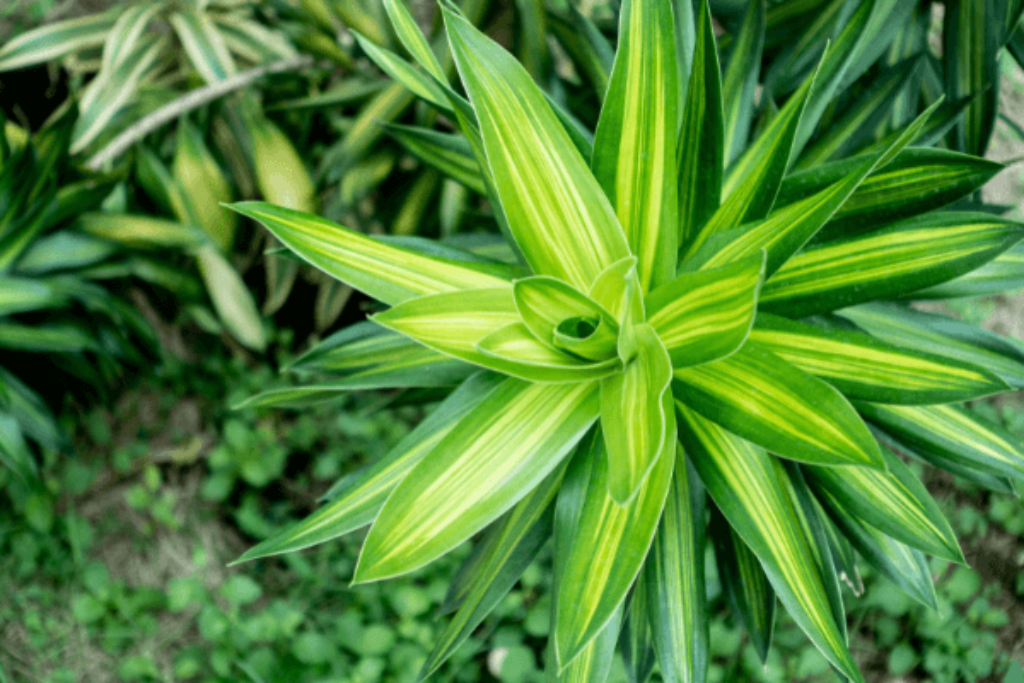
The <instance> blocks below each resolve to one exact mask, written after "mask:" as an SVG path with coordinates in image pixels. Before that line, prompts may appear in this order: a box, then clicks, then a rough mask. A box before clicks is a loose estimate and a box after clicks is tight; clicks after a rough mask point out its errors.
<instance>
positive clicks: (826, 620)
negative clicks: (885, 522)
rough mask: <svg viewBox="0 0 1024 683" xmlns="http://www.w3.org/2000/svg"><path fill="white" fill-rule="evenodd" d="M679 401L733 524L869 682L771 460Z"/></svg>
mask: <svg viewBox="0 0 1024 683" xmlns="http://www.w3.org/2000/svg"><path fill="white" fill-rule="evenodd" d="M676 406H677V409H678V413H679V425H680V429H679V436H680V439H681V440H682V442H683V448H684V449H685V450H686V452H687V453H688V454H689V457H690V459H691V461H692V462H693V464H694V467H695V468H696V470H697V472H699V473H700V478H701V480H702V481H703V482H704V485H705V486H706V487H707V489H708V492H709V493H710V494H711V497H712V498H713V499H714V500H715V503H716V504H717V505H718V508H719V509H720V510H721V511H722V513H723V514H724V515H725V517H726V519H728V520H729V524H731V525H732V528H733V529H735V530H736V532H737V533H738V534H739V536H740V538H742V539H743V541H744V542H745V543H746V544H747V546H748V547H749V548H750V549H751V550H753V551H754V554H755V555H757V557H758V559H760V560H761V566H762V567H763V568H764V572H765V574H766V575H767V576H768V579H769V581H771V583H772V586H773V587H774V588H775V592H776V594H777V595H778V596H779V600H780V601H781V602H782V604H783V606H785V608H786V610H787V611H788V612H789V613H790V615H791V616H792V617H793V619H794V621H796V623H797V624H798V625H799V626H800V628H801V629H803V631H804V633H806V634H807V635H808V637H809V638H810V639H811V641H812V642H813V643H814V644H815V646H817V648H818V649H819V650H821V652H822V654H824V655H825V657H826V658H827V659H828V660H829V662H831V663H832V664H833V665H834V666H835V667H836V668H837V669H839V671H841V672H842V673H843V674H844V675H845V676H846V677H847V678H849V679H851V680H852V681H856V682H858V683H863V681H864V678H863V677H862V676H861V674H860V672H859V671H858V670H857V665H856V663H855V662H854V661H853V657H852V656H851V655H850V651H849V650H848V649H847V647H846V642H845V640H844V639H843V634H842V633H841V632H840V631H839V629H838V628H837V627H836V624H835V620H834V618H833V614H832V606H831V604H830V603H829V599H828V593H827V591H826V590H825V587H824V585H823V583H822V578H821V575H820V574H819V573H818V570H817V565H816V564H815V562H814V555H813V553H812V551H811V548H810V547H809V545H808V540H807V537H806V536H805V535H804V531H803V528H802V527H801V525H800V520H799V518H798V516H797V512H796V510H795V509H794V507H793V501H792V499H791V498H790V496H789V494H788V492H787V491H786V489H785V488H784V487H783V484H782V482H780V481H779V480H778V473H777V472H778V470H777V469H776V468H775V467H774V466H773V464H772V461H771V457H770V456H769V455H768V454H767V453H765V452H764V451H763V450H761V449H760V448H758V447H757V446H754V445H753V444H751V443H749V442H747V441H744V440H742V439H740V438H739V437H736V436H734V435H732V434H730V433H729V432H727V431H725V430H723V429H721V428H720V427H718V426H717V425H715V424H714V423H712V422H709V421H708V420H705V419H704V418H702V417H701V416H700V415H698V414H697V413H696V412H694V411H693V410H691V409H690V408H688V407H687V406H685V405H682V404H679V403H677V404H676ZM858 469H859V468H858ZM844 471H848V470H844Z"/></svg>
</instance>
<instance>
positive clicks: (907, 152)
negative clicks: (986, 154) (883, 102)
mask: <svg viewBox="0 0 1024 683" xmlns="http://www.w3.org/2000/svg"><path fill="white" fill-rule="evenodd" d="M936 116H937V113H936ZM932 118H934V117H932ZM904 132H906V131H904ZM861 163H863V159H862V158H861V157H853V158H852V159H843V160H842V161H834V162H830V163H828V164H822V165H821V166H818V167H817V168H813V169H809V170H806V171H800V172H798V173H793V174H791V175H789V176H787V178H786V180H785V181H784V182H783V183H782V188H781V189H780V190H779V198H778V202H777V203H778V205H779V206H787V205H789V204H793V203H794V202H797V201H799V200H801V199H804V198H806V197H809V196H811V195H813V194H815V193H817V192H820V191H821V190H823V189H824V188H826V187H828V186H829V185H833V184H835V183H837V182H839V181H841V180H842V179H844V178H846V177H848V176H849V175H850V174H851V173H853V172H854V170H855V169H856V168H857V167H858V166H859V165H860V164H861ZM1003 168H1004V166H1003V164H1000V163H997V162H994V161H989V160H987V159H980V158H978V157H971V156H967V155H964V154H958V153H956V152H950V151H949V150H945V149H927V148H920V147H909V148H907V149H904V150H903V151H902V152H900V153H899V154H898V155H897V156H896V158H895V159H893V160H892V161H891V162H890V163H888V164H885V165H884V166H882V167H879V168H876V169H875V171H874V172H873V173H872V174H871V175H870V176H869V177H868V178H866V179H865V180H864V181H863V182H862V183H861V184H860V186H858V188H857V191H856V192H854V193H853V195H852V196H851V197H850V198H849V199H847V200H846V201H845V202H844V203H843V205H842V206H841V207H840V208H839V210H838V211H836V213H835V214H834V215H833V216H832V219H831V220H830V221H829V223H828V225H826V226H825V227H824V228H823V229H822V232H821V237H822V238H834V237H838V236H842V235H850V234H856V233H862V232H865V231H866V230H872V229H875V228H877V227H878V226H879V225H882V224H884V223H891V222H893V221H895V220H899V219H900V218H908V217H910V216H916V215H918V214H922V213H925V212H927V211H932V210H934V209H940V208H942V207H944V206H946V205H947V204H951V203H953V202H955V201H957V200H958V199H961V198H963V197H967V196H968V195H970V194H971V193H972V192H975V191H976V190H978V189H979V188H980V187H981V186H982V185H984V184H985V183H987V182H988V181H989V180H990V179H991V178H992V177H993V176H995V175H996V174H997V173H998V172H999V171H1001V170H1003Z"/></svg>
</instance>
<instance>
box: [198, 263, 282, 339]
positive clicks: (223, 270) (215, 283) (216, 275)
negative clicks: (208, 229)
mask: <svg viewBox="0 0 1024 683" xmlns="http://www.w3.org/2000/svg"><path fill="white" fill-rule="evenodd" d="M196 260H197V262H198V264H199V274H200V275H202V277H203V282H204V283H205V284H206V291H207V293H208V294H209V296H210V299H211V300H212V301H213V307H214V309H215V310H216V311H217V317H219V318H220V320H221V322H223V323H224V327H226V328H227V330H228V332H230V333H231V336H232V337H234V338H235V339H237V340H238V341H239V342H241V343H242V345H244V346H246V347H248V348H250V349H253V350H255V351H263V350H264V349H265V348H266V346H267V337H266V333H264V331H263V320H262V318H261V317H260V312H259V309H258V308H257V307H256V302H255V301H254V300H253V298H252V293H251V292H250V291H249V289H248V288H247V287H246V286H245V282H244V281H243V280H242V276H241V275H239V274H238V271H237V270H235V267H234V266H232V265H231V263H230V262H229V261H228V260H227V259H226V258H225V257H224V256H223V255H222V254H221V253H220V252H219V251H218V250H217V247H215V246H213V245H212V244H209V245H207V246H204V247H201V248H200V249H199V250H198V251H197V252H196Z"/></svg>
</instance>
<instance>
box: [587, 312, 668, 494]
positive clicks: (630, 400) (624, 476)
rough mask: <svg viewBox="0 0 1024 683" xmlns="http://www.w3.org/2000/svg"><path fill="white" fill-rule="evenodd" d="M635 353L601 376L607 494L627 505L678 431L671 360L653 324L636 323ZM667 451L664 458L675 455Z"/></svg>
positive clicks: (602, 426) (602, 427) (634, 332)
mask: <svg viewBox="0 0 1024 683" xmlns="http://www.w3.org/2000/svg"><path fill="white" fill-rule="evenodd" d="M633 334H634V335H635V339H636V350H637V353H636V356H635V357H634V358H633V359H632V360H630V361H629V362H628V363H626V367H625V368H624V369H623V370H622V372H618V373H616V374H614V375H610V376H608V377H605V378H604V379H603V380H601V431H602V433H603V435H604V443H605V448H606V449H607V451H608V493H609V494H610V495H611V497H612V499H613V500H614V501H615V502H616V503H618V504H620V505H625V504H627V503H628V502H629V501H631V500H632V499H633V496H635V495H636V493H637V491H639V490H640V486H641V485H642V484H643V483H644V480H645V479H646V478H647V475H648V474H649V473H650V471H651V469H653V468H654V465H655V463H656V462H657V461H658V458H659V457H661V456H662V455H663V454H662V448H663V447H664V445H665V443H666V442H667V441H669V439H668V436H671V432H674V431H675V430H674V426H675V425H674V422H675V421H674V419H673V417H674V414H673V412H672V403H671V400H672V397H671V392H669V386H670V385H671V383H672V361H671V359H670V358H669V355H668V352H667V351H666V350H665V346H664V344H662V342H661V340H660V339H659V338H658V334H657V332H655V331H654V328H653V327H651V326H650V325H647V324H640V325H637V326H635V327H634V331H633ZM672 455H673V454H672V453H665V454H664V457H672Z"/></svg>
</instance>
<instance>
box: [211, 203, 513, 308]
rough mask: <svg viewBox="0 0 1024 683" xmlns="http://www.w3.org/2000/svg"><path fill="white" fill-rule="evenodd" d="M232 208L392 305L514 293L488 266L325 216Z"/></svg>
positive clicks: (270, 208)
mask: <svg viewBox="0 0 1024 683" xmlns="http://www.w3.org/2000/svg"><path fill="white" fill-rule="evenodd" d="M231 208H232V209H234V210H235V211H237V212H238V213H240V214H242V215H243V216H248V217H249V218H252V219H253V220H256V221H259V222H260V223H262V224H263V225H264V226H265V227H266V228H267V229H268V230H270V231H271V232H272V233H274V236H275V237H277V238H278V239H279V240H281V241H282V242H284V244H285V245H287V246H288V248H290V249H291V250H292V251H294V252H295V253H296V254H298V255H299V256H301V257H302V258H303V259H304V260H306V261H308V262H309V263H311V264H312V265H314V266H316V267H317V268H319V269H320V270H322V271H324V272H325V273H327V274H328V275H331V276H333V277H336V278H338V279H339V280H341V281H342V282H345V283H346V284H349V285H351V286H352V287H355V288H356V289H358V290H360V291H362V292H365V293H366V294H368V295H369V296H372V297H374V298H375V299H379V300H380V301H383V302H384V303H387V304H397V303H400V302H402V301H405V300H406V299H412V298H415V297H419V296H424V295H427V294H436V293H439V292H451V291H457V290H462V289H479V288H486V287H506V288H507V289H508V290H509V292H510V293H511V291H512V288H511V286H510V283H509V282H508V280H506V279H504V278H503V277H501V276H500V275H497V274H493V273H495V272H496V271H495V269H494V268H491V267H489V266H487V265H485V264H481V263H469V262H464V261H460V262H453V261H450V260H447V259H439V258H432V257H427V256H424V255H421V254H417V253H416V252H413V251H411V250H408V249H402V248H399V247H395V246H391V245H388V244H385V243H383V242H381V241H379V240H375V239H372V238H370V237H367V236H365V235H361V234H360V233H357V232H354V231H352V230H349V229H347V228H344V227H342V226H340V225H337V224H335V223H331V222H330V221H327V220H324V219H323V218H319V217H317V216H313V215H311V214H307V213H302V212H301V211H293V210H291V209H285V208H281V207H276V206H271V205H270V204H264V203H262V202H241V203H236V204H232V205H231ZM509 322H511V321H509Z"/></svg>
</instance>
